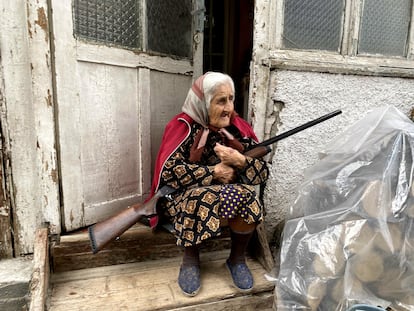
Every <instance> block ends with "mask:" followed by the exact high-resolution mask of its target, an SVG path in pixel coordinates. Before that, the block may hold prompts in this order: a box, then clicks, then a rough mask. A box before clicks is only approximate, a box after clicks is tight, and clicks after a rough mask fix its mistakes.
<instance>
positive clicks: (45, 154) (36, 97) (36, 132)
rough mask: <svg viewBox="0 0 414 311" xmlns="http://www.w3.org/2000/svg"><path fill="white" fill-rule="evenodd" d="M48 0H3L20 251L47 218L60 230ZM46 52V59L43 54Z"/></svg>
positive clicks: (11, 181) (0, 10)
mask: <svg viewBox="0 0 414 311" xmlns="http://www.w3.org/2000/svg"><path fill="white" fill-rule="evenodd" d="M47 12H48V9H47V0H36V1H27V2H26V1H23V0H17V1H2V2H1V4H0V18H1V20H2V24H1V26H0V27H1V29H0V30H1V31H0V41H1V42H2V44H1V47H0V48H1V51H0V52H1V55H2V58H1V68H2V69H3V73H4V83H5V84H4V92H5V98H6V99H7V103H12V104H10V105H7V107H6V109H5V111H6V115H5V118H6V119H7V128H8V130H7V135H8V137H7V139H8V141H9V142H10V143H9V149H10V150H9V159H10V166H9V168H8V170H9V172H7V176H8V177H10V178H8V179H7V180H6V183H7V185H8V188H9V189H10V195H11V204H12V211H13V219H14V224H13V227H14V228H13V230H14V233H15V234H14V236H15V246H16V248H15V250H16V255H20V254H26V253H30V252H32V251H33V249H32V248H33V242H34V232H35V230H36V229H37V228H38V227H39V226H41V225H42V223H44V222H49V223H51V224H52V225H53V226H54V228H60V216H59V200H58V198H59V190H58V184H57V180H58V176H56V175H57V173H56V172H57V160H56V158H57V157H56V150H55V145H56V144H55V127H54V126H55V125H54V111H53V104H52V103H53V92H52V90H53V86H52V73H51V68H50V64H51V60H50V55H51V54H50V47H49V42H48V41H49V35H48V33H49V29H48V19H47ZM45 56H46V57H45Z"/></svg>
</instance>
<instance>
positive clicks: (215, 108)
mask: <svg viewBox="0 0 414 311" xmlns="http://www.w3.org/2000/svg"><path fill="white" fill-rule="evenodd" d="M233 101H234V94H233V91H232V89H231V85H230V84H223V85H220V86H218V87H217V90H216V92H215V94H214V96H213V99H212V100H211V102H210V107H209V109H208V117H209V120H210V125H212V126H214V127H217V128H223V127H226V126H229V125H230V117H231V115H232V114H233V111H234V102H233Z"/></svg>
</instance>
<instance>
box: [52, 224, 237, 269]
mask: <svg viewBox="0 0 414 311" xmlns="http://www.w3.org/2000/svg"><path fill="white" fill-rule="evenodd" d="M230 243H231V242H230V238H229V232H228V230H227V229H226V228H225V229H224V230H223V234H222V237H220V238H217V239H212V240H210V241H208V242H206V243H205V245H204V246H203V249H202V251H203V252H208V251H211V250H222V249H229V248H230ZM181 254H182V249H181V248H180V247H178V246H177V245H176V239H175V237H174V235H173V234H171V233H170V232H167V231H165V230H157V231H152V230H151V229H150V228H149V227H147V226H145V225H143V224H140V223H137V224H136V225H134V226H133V227H131V228H130V229H128V230H127V231H126V232H125V233H124V234H122V235H121V236H120V237H119V239H117V240H115V241H113V242H111V243H110V244H109V245H108V246H107V247H106V248H104V249H103V250H101V251H100V252H99V253H97V254H95V255H94V254H92V252H91V247H90V242H89V237H88V233H87V232H86V231H81V232H78V233H76V234H71V235H66V236H62V237H61V239H60V241H59V242H58V243H56V244H54V245H53V246H52V249H51V257H52V267H53V270H54V271H55V272H63V271H70V270H75V269H85V268H92V267H101V266H107V265H116V264H122V263H131V262H137V261H143V260H155V259H160V258H168V257H174V256H181Z"/></svg>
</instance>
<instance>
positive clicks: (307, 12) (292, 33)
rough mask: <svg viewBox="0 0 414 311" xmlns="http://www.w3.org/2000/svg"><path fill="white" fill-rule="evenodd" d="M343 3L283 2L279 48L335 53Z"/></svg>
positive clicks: (332, 0) (321, 0)
mask: <svg viewBox="0 0 414 311" xmlns="http://www.w3.org/2000/svg"><path fill="white" fill-rule="evenodd" d="M343 12H344V0H306V1H305V0H285V8H284V27H283V45H284V47H286V48H293V49H316V50H328V51H339V50H340V44H341V33H342V19H343Z"/></svg>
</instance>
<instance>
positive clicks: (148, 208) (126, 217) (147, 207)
mask: <svg viewBox="0 0 414 311" xmlns="http://www.w3.org/2000/svg"><path fill="white" fill-rule="evenodd" d="M174 191H175V189H173V188H171V187H168V186H164V187H162V188H161V189H160V190H158V192H157V193H156V194H155V195H154V196H153V197H152V198H151V199H150V200H148V201H147V202H145V203H138V204H135V205H132V206H129V207H128V208H126V209H124V210H122V211H121V212H119V213H118V214H115V215H114V216H112V217H110V218H108V219H106V220H103V221H101V222H98V223H96V224H94V225H92V226H90V227H89V228H88V232H89V239H90V242H91V248H92V253H94V254H96V253H97V252H99V251H100V250H101V249H102V248H104V247H105V246H106V245H107V244H108V243H109V242H111V241H113V240H114V239H116V238H117V237H119V236H120V235H121V234H122V233H124V232H125V231H126V230H127V229H128V228H130V227H131V226H132V225H134V224H135V223H136V222H137V221H139V220H140V219H141V217H143V216H151V215H155V214H156V209H155V206H156V204H157V201H158V199H159V198H161V197H164V196H166V195H168V194H171V193H173V192H174Z"/></svg>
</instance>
